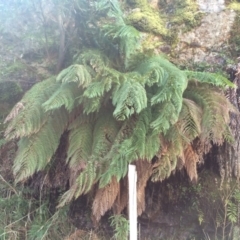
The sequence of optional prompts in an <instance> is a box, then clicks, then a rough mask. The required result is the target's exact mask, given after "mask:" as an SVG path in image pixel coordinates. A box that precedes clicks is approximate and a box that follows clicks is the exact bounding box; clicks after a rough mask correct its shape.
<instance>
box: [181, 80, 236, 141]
mask: <svg viewBox="0 0 240 240" xmlns="http://www.w3.org/2000/svg"><path fill="white" fill-rule="evenodd" d="M184 97H186V98H188V99H191V100H192V101H194V102H195V103H196V104H198V105H199V106H200V107H201V108H202V109H203V115H202V122H201V129H202V131H201V135H200V138H201V140H202V141H213V142H214V143H216V144H222V143H223V140H224V137H223V136H224V132H225V131H226V125H227V124H228V122H229V112H230V111H231V109H233V108H232V107H231V104H230V103H229V102H228V100H227V99H226V97H225V96H224V95H223V93H221V92H219V91H217V89H216V88H215V87H210V86H209V85H206V84H204V83H202V84H200V83H198V86H196V84H194V83H192V82H190V83H189V86H188V88H187V90H186V91H185V92H184Z"/></svg>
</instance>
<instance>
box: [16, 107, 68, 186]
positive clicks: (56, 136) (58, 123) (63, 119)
mask: <svg viewBox="0 0 240 240" xmlns="http://www.w3.org/2000/svg"><path fill="white" fill-rule="evenodd" d="M45 117H46V122H45V123H44V124H42V126H41V128H40V129H39V131H38V132H36V133H32V134H31V136H27V137H22V138H21V140H20V141H19V145H18V151H17V157H16V158H15V160H14V166H13V172H14V175H15V180H16V182H19V181H23V180H25V179H27V178H28V177H30V176H32V175H33V174H34V173H35V172H38V171H40V170H43V169H44V168H45V167H46V166H47V164H48V163H49V161H50V160H51V158H52V156H53V154H54V153H55V151H56V149H57V147H58V145H59V141H60V137H61V135H62V133H63V131H64V130H65V128H66V125H67V122H68V114H67V111H65V110H64V109H59V110H58V111H56V112H55V114H54V115H53V116H52V115H48V116H45Z"/></svg>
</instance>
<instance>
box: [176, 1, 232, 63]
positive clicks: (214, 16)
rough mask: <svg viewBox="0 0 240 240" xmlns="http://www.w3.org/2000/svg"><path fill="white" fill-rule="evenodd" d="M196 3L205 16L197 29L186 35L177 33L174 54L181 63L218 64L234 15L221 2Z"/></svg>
mask: <svg viewBox="0 0 240 240" xmlns="http://www.w3.org/2000/svg"><path fill="white" fill-rule="evenodd" d="M197 2H198V4H199V9H200V10H201V11H203V12H205V15H204V16H203V18H202V21H201V24H200V26H198V27H197V28H194V29H192V30H191V31H190V32H186V33H181V32H179V35H178V38H179V43H178V45H177V47H176V53H177V55H178V57H179V59H180V60H182V61H189V60H191V61H193V62H207V63H209V64H215V63H217V64H218V63H219V62H218V61H219V54H220V52H222V50H223V49H224V48H226V46H227V41H228V39H229V37H230V31H231V28H232V26H233V23H234V20H235V16H236V13H235V12H234V11H233V10H229V9H227V10H225V6H224V1H222V0H215V1H210V3H209V2H208V1H203V0H198V1H197ZM220 64H221V63H220Z"/></svg>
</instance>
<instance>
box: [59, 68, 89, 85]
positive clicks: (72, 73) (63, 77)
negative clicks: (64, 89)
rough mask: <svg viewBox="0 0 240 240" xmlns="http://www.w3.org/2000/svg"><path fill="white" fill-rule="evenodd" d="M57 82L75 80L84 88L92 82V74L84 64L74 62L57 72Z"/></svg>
mask: <svg viewBox="0 0 240 240" xmlns="http://www.w3.org/2000/svg"><path fill="white" fill-rule="evenodd" d="M57 82H62V83H70V82H76V83H77V84H78V86H79V87H80V86H81V87H82V88H86V87H87V86H88V85H89V84H90V83H91V82H92V76H91V74H90V73H89V70H88V69H87V67H86V66H84V65H79V64H74V65H71V66H70V67H68V68H65V69H64V70H62V71H61V72H60V73H59V74H58V76H57Z"/></svg>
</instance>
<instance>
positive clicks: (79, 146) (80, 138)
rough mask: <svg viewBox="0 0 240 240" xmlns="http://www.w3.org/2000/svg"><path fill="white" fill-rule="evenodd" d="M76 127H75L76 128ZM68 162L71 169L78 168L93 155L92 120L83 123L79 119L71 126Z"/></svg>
mask: <svg viewBox="0 0 240 240" xmlns="http://www.w3.org/2000/svg"><path fill="white" fill-rule="evenodd" d="M74 126H75V127H74ZM69 129H70V133H69V148H68V152H67V162H69V166H70V168H72V169H74V168H78V166H79V165H80V164H81V163H86V162H87V161H88V159H89V157H90V156H91V153H92V141H93V123H92V122H91V120H90V119H86V120H85V121H81V120H80V119H79V117H78V118H76V120H75V121H74V122H73V123H72V124H71V126H70V128H69Z"/></svg>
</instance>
